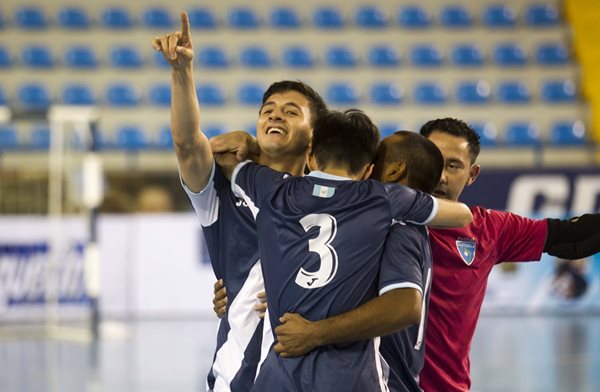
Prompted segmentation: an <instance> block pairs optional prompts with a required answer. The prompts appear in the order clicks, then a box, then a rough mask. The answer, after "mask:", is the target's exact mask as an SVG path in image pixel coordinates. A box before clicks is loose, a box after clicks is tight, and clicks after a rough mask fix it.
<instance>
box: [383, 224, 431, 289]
mask: <svg viewBox="0 0 600 392" xmlns="http://www.w3.org/2000/svg"><path fill="white" fill-rule="evenodd" d="M419 235H420V234H419V233H417V232H416V228H415V227H411V226H410V225H404V224H403V223H396V224H394V225H393V226H392V227H391V228H390V232H389V233H388V236H387V239H386V241H385V247H384V251H383V256H382V258H381V265H380V267H379V295H383V294H385V293H387V292H388V291H390V290H394V289H401V288H413V289H417V290H419V291H420V292H421V294H423V291H424V288H423V286H424V285H425V278H424V277H423V266H424V257H426V255H424V254H423V250H422V242H421V241H419Z"/></svg>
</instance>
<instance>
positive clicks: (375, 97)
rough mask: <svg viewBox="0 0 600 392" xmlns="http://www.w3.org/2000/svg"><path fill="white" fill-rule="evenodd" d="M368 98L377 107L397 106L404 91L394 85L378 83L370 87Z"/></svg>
mask: <svg viewBox="0 0 600 392" xmlns="http://www.w3.org/2000/svg"><path fill="white" fill-rule="evenodd" d="M369 97H370V100H371V102H373V103H375V104H377V105H398V104H400V103H401V102H402V98H403V97H404V91H403V90H402V88H401V87H400V86H399V85H398V84H396V83H386V82H380V83H375V84H374V85H372V86H371V89H370V91H369Z"/></svg>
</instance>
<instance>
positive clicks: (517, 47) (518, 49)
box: [494, 42, 527, 67]
mask: <svg viewBox="0 0 600 392" xmlns="http://www.w3.org/2000/svg"><path fill="white" fill-rule="evenodd" d="M494 61H495V63H496V64H497V65H500V66H504V67H514V66H524V65H526V64H527V55H526V54H525V49H524V48H523V46H522V45H521V44H518V43H512V42H509V43H501V44H498V45H496V47H495V48H494Z"/></svg>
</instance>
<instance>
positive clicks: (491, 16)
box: [483, 4, 516, 28]
mask: <svg viewBox="0 0 600 392" xmlns="http://www.w3.org/2000/svg"><path fill="white" fill-rule="evenodd" d="M515 20H516V16H515V10H514V9H513V8H512V7H511V6H510V5H508V4H491V5H489V6H487V7H486V8H485V9H484V10H483V23H484V24H485V25H486V26H488V27H492V28H509V27H513V26H514V25H515Z"/></svg>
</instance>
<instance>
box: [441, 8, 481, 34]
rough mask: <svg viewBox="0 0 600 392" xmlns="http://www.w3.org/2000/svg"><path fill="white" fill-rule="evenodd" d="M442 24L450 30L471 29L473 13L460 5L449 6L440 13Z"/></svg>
mask: <svg viewBox="0 0 600 392" xmlns="http://www.w3.org/2000/svg"><path fill="white" fill-rule="evenodd" d="M440 22H441V23H442V25H443V26H446V27H450V28H453V29H454V28H465V27H471V25H472V24H473V17H472V16H471V12H470V11H469V10H468V9H467V8H465V7H463V6H460V5H447V6H445V7H444V8H442V11H441V12H440Z"/></svg>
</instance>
